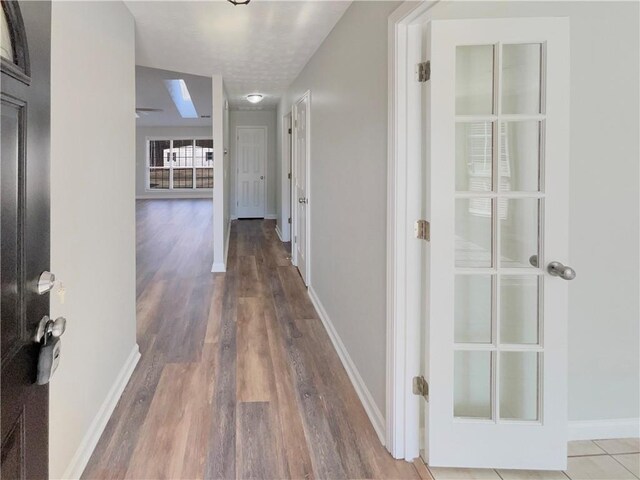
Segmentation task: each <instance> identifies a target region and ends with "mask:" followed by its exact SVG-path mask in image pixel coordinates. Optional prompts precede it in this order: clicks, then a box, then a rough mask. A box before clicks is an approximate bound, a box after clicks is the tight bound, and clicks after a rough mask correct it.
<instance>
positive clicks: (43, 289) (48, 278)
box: [37, 271, 56, 295]
mask: <svg viewBox="0 0 640 480" xmlns="http://www.w3.org/2000/svg"><path fill="white" fill-rule="evenodd" d="M55 283H56V276H55V275H54V274H53V273H51V272H47V271H44V272H42V273H41V274H40V277H39V278H38V288H37V290H38V295H44V294H45V293H47V292H50V291H51V290H52V289H53V286H54V285H55Z"/></svg>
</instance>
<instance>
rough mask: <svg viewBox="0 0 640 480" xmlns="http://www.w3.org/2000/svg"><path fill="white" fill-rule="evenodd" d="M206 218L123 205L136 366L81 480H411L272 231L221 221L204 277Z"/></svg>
mask: <svg viewBox="0 0 640 480" xmlns="http://www.w3.org/2000/svg"><path fill="white" fill-rule="evenodd" d="M211 218H212V208H211V202H210V201H209V200H170V201H167V200H152V201H139V202H138V204H137V253H138V255H137V269H138V270H137V295H138V304H137V309H138V318H137V322H138V344H139V345H140V350H141V352H142V358H141V360H140V362H139V364H138V366H137V367H136V369H135V371H134V373H133V375H132V377H131V380H130V381H129V384H128V386H127V388H126V390H125V391H124V393H123V395H122V398H121V399H120V402H119V403H118V406H117V407H116V409H115V412H114V414H113V416H112V418H111V420H110V421H109V423H108V424H107V427H106V429H105V431H104V433H103V435H102V437H101V438H100V441H99V443H98V445H97V447H96V449H95V451H94V453H93V456H92V457H91V460H90V462H89V464H88V466H87V468H86V469H85V472H84V475H83V478H92V479H94V478H101V479H120V478H131V479H160V478H171V479H195V478H216V479H234V478H238V479H284V478H304V479H311V478H322V479H341V478H354V479H355V478H367V479H372V478H385V479H409V478H418V472H417V471H416V469H415V467H414V466H413V464H410V463H407V462H402V461H396V460H394V459H393V458H392V457H391V456H390V455H389V453H388V452H387V451H386V450H385V449H384V448H383V447H382V445H381V444H380V442H379V440H378V437H377V435H376V433H375V431H374V429H373V427H372V425H371V423H370V422H369V420H368V418H367V415H366V413H365V411H364V409H363V407H362V405H361V403H360V401H359V399H358V397H357V395H356V392H355V391H354V389H353V387H352V385H351V383H350V381H349V378H348V376H347V374H346V372H345V370H344V368H343V367H342V364H341V363H340V360H339V358H338V355H337V353H336V352H335V350H334V349H333V346H332V344H331V341H330V339H329V337H328V336H327V333H326V331H325V330H324V328H323V326H322V323H321V322H320V320H319V319H318V315H317V313H316V311H315V310H314V308H313V306H312V304H311V303H310V301H309V298H308V296H307V292H306V289H305V287H304V285H303V283H302V281H301V279H300V277H299V275H298V272H297V271H296V270H295V269H294V267H292V266H291V264H290V262H289V260H288V255H289V254H288V251H287V250H286V246H285V245H283V244H282V243H281V242H280V241H279V240H278V238H277V236H276V234H275V231H274V226H275V224H274V222H272V221H258V220H247V221H236V222H233V224H232V228H231V237H230V246H229V259H228V271H227V272H226V273H224V274H212V273H211V272H210V269H211V264H212V258H211V251H212V244H211V238H212V225H211Z"/></svg>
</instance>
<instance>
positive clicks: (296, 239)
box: [293, 235, 298, 243]
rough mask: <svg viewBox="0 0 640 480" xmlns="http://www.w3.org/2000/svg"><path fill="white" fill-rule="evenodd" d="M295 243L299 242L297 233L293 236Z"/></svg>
mask: <svg viewBox="0 0 640 480" xmlns="http://www.w3.org/2000/svg"><path fill="white" fill-rule="evenodd" d="M293 243H298V236H297V235H294V236H293Z"/></svg>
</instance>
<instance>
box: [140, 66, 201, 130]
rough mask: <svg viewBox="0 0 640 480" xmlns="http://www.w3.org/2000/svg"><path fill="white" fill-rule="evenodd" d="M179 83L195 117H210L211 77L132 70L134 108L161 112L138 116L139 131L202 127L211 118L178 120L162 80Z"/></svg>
mask: <svg viewBox="0 0 640 480" xmlns="http://www.w3.org/2000/svg"><path fill="white" fill-rule="evenodd" d="M179 78H181V79H183V80H184V82H185V83H186V85H187V89H188V90H189V95H190V96H191V101H192V102H193V105H194V106H195V107H196V112H198V115H209V116H211V110H212V108H213V104H212V100H211V95H212V89H211V77H201V76H197V75H186V74H184V73H178V72H171V71H169V70H158V69H155V68H147V67H140V66H137V67H136V108H159V109H162V112H148V113H146V114H142V113H140V114H139V115H140V118H137V119H136V125H138V126H140V127H206V126H211V125H212V122H211V118H182V117H181V116H180V114H179V113H178V109H177V108H176V106H175V104H174V103H173V100H171V96H169V92H168V91H167V89H166V87H165V86H164V81H163V80H176V79H179Z"/></svg>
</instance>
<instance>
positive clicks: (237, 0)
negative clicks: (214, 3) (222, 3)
mask: <svg viewBox="0 0 640 480" xmlns="http://www.w3.org/2000/svg"><path fill="white" fill-rule="evenodd" d="M250 1H251V0H227V2H229V3H232V4H234V5H249V2H250Z"/></svg>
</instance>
